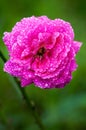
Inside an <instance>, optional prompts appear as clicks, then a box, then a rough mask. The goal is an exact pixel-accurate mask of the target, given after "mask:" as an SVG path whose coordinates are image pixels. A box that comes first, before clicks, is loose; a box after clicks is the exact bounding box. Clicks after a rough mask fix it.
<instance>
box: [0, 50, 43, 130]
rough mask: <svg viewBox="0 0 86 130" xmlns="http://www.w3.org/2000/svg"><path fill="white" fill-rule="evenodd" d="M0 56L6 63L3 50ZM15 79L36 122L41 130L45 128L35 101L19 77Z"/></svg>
mask: <svg viewBox="0 0 86 130" xmlns="http://www.w3.org/2000/svg"><path fill="white" fill-rule="evenodd" d="M0 57H1V58H2V60H3V62H4V63H5V62H6V58H5V57H4V56H3V54H2V52H1V51H0ZM14 80H15V82H16V83H17V85H18V88H19V90H20V91H21V94H22V96H23V98H24V100H25V101H26V103H27V106H28V107H29V108H30V110H31V112H32V115H33V117H34V119H35V121H36V123H37V124H38V126H39V128H40V130H44V126H43V124H42V121H41V119H40V117H39V114H38V113H37V111H36V106H35V103H32V101H30V99H29V98H28V96H27V94H26V92H25V89H24V88H22V87H21V85H20V82H19V81H18V80H17V78H15V77H14Z"/></svg>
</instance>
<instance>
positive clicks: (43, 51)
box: [37, 47, 46, 57]
mask: <svg viewBox="0 0 86 130" xmlns="http://www.w3.org/2000/svg"><path fill="white" fill-rule="evenodd" d="M45 51H46V50H45V48H44V47H41V48H40V49H39V50H38V52H37V56H39V57H43V55H44V53H45Z"/></svg>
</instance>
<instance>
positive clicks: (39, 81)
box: [3, 16, 81, 88]
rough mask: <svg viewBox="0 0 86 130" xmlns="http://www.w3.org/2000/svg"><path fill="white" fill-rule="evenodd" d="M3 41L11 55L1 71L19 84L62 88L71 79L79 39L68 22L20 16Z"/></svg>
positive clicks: (74, 68)
mask: <svg viewBox="0 0 86 130" xmlns="http://www.w3.org/2000/svg"><path fill="white" fill-rule="evenodd" d="M3 41H4V43H5V45H6V46H7V48H8V51H9V56H10V58H9V60H8V61H7V62H6V63H5V66H4V71H5V72H8V73H9V74H11V75H13V76H16V77H18V78H19V79H20V81H21V85H22V86H26V85H29V84H31V83H34V84H35V86H38V87H40V88H62V87H64V86H65V85H66V84H67V83H69V82H70V80H71V79H72V72H73V71H75V70H76V68H77V64H76V61H75V56H76V53H77V52H78V51H79V49H80V46H81V43H80V42H77V41H74V32H73V29H72V27H71V25H70V23H68V22H65V21H63V20H61V19H55V20H51V19H49V18H47V17H46V16H41V17H34V16H32V17H29V18H23V19H22V20H21V21H20V22H17V23H16V25H15V26H14V27H13V29H12V31H11V32H10V33H9V32H5V33H4V37H3Z"/></svg>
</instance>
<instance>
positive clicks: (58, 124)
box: [0, 0, 86, 130]
mask: <svg viewBox="0 0 86 130" xmlns="http://www.w3.org/2000/svg"><path fill="white" fill-rule="evenodd" d="M32 15H35V16H40V15H47V16H48V17H49V18H51V19H54V18H61V19H64V20H66V21H69V22H70V23H71V24H72V26H73V28H74V31H75V40H78V41H82V42H83V45H82V47H81V50H80V52H79V53H78V55H77V57H76V59H77V63H78V65H79V66H78V69H77V71H75V72H74V73H73V80H72V81H71V83H70V84H68V85H67V86H66V87H65V88H63V89H51V90H42V89H40V88H37V87H34V86H33V85H31V86H28V87H26V88H25V90H26V93H27V94H28V96H29V98H30V99H31V100H32V101H34V102H35V104H36V106H37V111H38V113H39V114H40V116H41V119H42V122H43V123H44V125H45V126H46V130H85V129H86V59H85V56H86V1H85V0H14V1H12V0H0V49H1V51H2V52H3V54H4V56H5V57H6V58H7V59H8V52H7V49H6V47H5V45H4V43H3V41H2V37H3V32H4V31H11V29H12V27H13V26H14V25H15V23H16V22H17V21H20V19H22V18H23V17H30V16H32ZM3 65H4V63H3V61H2V60H1V58H0V130H19V129H20V130H39V128H38V126H37V124H36V123H35V121H34V118H33V116H32V114H31V112H30V110H28V109H27V105H26V104H25V102H24V101H23V100H22V97H21V93H20V92H19V90H18V88H17V85H16V84H15V82H14V80H13V78H12V77H11V76H10V75H8V74H7V73H4V72H3Z"/></svg>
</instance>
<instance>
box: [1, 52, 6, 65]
mask: <svg viewBox="0 0 86 130" xmlns="http://www.w3.org/2000/svg"><path fill="white" fill-rule="evenodd" d="M0 57H1V58H2V60H3V61H4V63H5V62H6V58H5V57H4V55H3V54H2V52H1V51H0Z"/></svg>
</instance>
